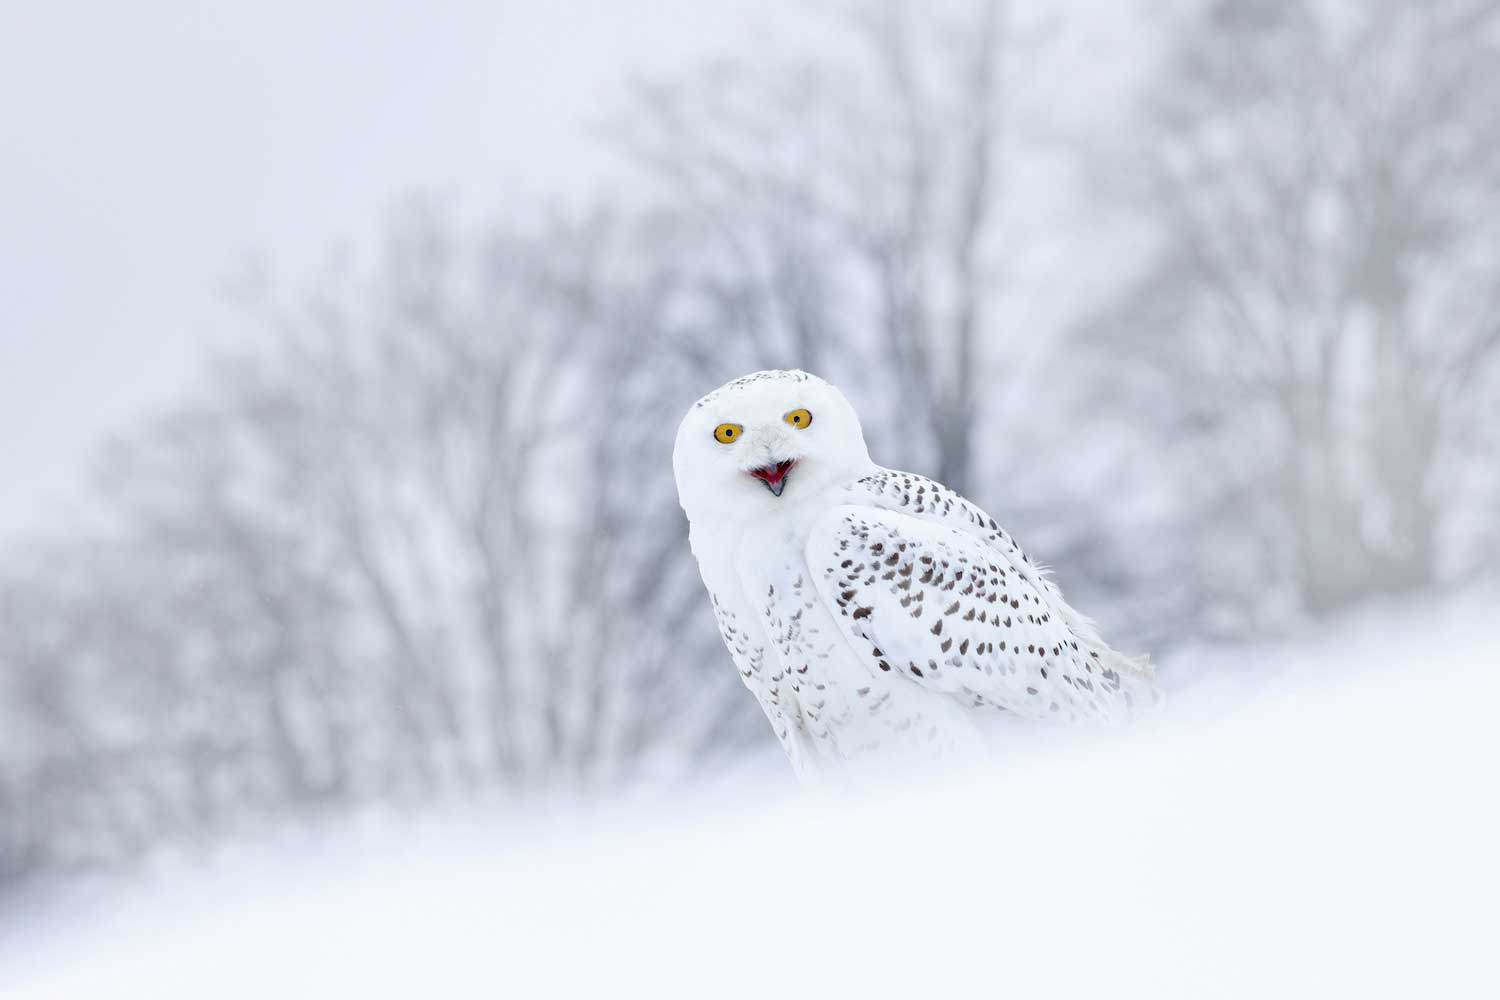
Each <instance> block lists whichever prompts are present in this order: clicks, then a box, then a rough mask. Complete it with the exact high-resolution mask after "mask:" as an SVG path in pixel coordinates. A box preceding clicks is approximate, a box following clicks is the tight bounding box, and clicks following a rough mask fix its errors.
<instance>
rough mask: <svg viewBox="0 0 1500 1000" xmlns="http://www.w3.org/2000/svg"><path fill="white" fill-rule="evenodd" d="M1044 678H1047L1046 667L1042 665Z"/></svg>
mask: <svg viewBox="0 0 1500 1000" xmlns="http://www.w3.org/2000/svg"><path fill="white" fill-rule="evenodd" d="M1046 679H1047V668H1046V667H1043V668H1042V680H1046Z"/></svg>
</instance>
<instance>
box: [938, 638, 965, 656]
mask: <svg viewBox="0 0 1500 1000" xmlns="http://www.w3.org/2000/svg"><path fill="white" fill-rule="evenodd" d="M964 642H965V643H967V642H968V640H967V639H965V640H964ZM939 648H941V649H942V651H943V652H945V653H946V652H948V650H950V649H952V648H953V637H952V636H949V637H948V638H946V639H944V640H943V645H942V646H941V647H939ZM959 652H960V653H961V652H963V650H962V649H960V650H959Z"/></svg>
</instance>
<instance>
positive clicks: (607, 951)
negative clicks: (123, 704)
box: [0, 592, 1500, 1000]
mask: <svg viewBox="0 0 1500 1000" xmlns="http://www.w3.org/2000/svg"><path fill="white" fill-rule="evenodd" d="M1496 596H1497V595H1496V594H1495V593H1493V592H1476V593H1470V594H1467V595H1461V596H1458V597H1455V598H1450V599H1448V600H1445V601H1437V600H1432V601H1426V602H1393V603H1390V604H1386V605H1382V606H1380V607H1376V608H1373V609H1370V610H1369V611H1367V612H1365V613H1364V614H1361V615H1358V616H1353V617H1351V618H1349V619H1347V620H1345V621H1343V622H1340V623H1338V625H1337V627H1336V628H1333V629H1331V630H1320V629H1316V628H1313V627H1311V626H1310V627H1309V628H1308V629H1307V630H1306V631H1305V634H1304V635H1302V636H1301V637H1298V638H1293V639H1289V640H1287V641H1284V642H1278V643H1266V644H1261V645H1257V646H1254V647H1224V648H1202V649H1197V650H1194V651H1192V652H1190V653H1187V654H1184V655H1182V656H1180V657H1177V658H1175V659H1174V660H1172V661H1171V662H1169V663H1167V664H1164V665H1163V667H1162V674H1163V678H1164V680H1165V683H1166V686H1167V687H1168V689H1169V692H1171V694H1172V696H1173V703H1172V706H1171V708H1170V710H1169V711H1168V712H1167V713H1166V714H1165V715H1164V716H1163V717H1162V718H1161V719H1160V720H1159V721H1158V722H1157V723H1156V724H1155V725H1153V726H1149V727H1146V728H1143V729H1141V730H1138V731H1135V732H1132V733H1130V734H1128V735H1122V734H1117V733H1110V734H1090V735H1079V736H1070V737H1057V736H1051V737H1049V738H1047V739H1045V740H1040V741H1038V742H1037V743H1036V744H1034V745H1033V744H1030V743H1028V742H1027V741H1025V740H1017V741H1016V743H1015V749H1014V753H1013V755H1012V760H1011V761H1010V762H1009V763H1007V764H1005V765H1004V766H1000V767H997V768H995V769H993V770H990V771H987V772H984V773H974V774H968V775H963V776H960V777H955V778H953V779H951V780H949V781H947V782H945V783H944V784H943V785H941V786H939V787H931V786H929V787H923V788H918V787H916V786H912V787H909V788H905V789H902V790H899V791H892V792H888V793H885V794H882V795H879V796H874V797H867V798H862V799H852V798H851V799H847V800H828V799H822V800H816V799H812V798H808V797H803V796H799V795H796V794H792V793H788V792H786V791H785V790H784V788H782V787H778V786H777V784H776V783H770V782H768V783H766V784H765V785H764V786H762V785H760V784H752V785H751V787H750V788H749V790H747V789H746V787H745V782H746V781H747V779H746V777H745V774H746V773H751V774H753V773H754V772H753V770H751V771H748V772H742V773H740V774H739V775H737V776H736V777H735V778H734V779H733V780H727V779H726V780H721V781H719V782H716V783H714V784H711V785H705V786H701V787H697V788H694V789H691V790H688V791H687V792H684V791H683V790H681V789H679V790H677V791H676V792H666V791H660V790H655V791H652V790H647V791H642V792H639V793H637V794H634V795H631V796H626V797H621V798H619V799H615V800H611V801H608V802H597V801H595V802H588V801H576V802H570V801H554V802H550V803H546V804H536V805H533V806H530V807H527V808H526V809H524V810H519V811H518V810H516V809H515V808H510V809H499V808H494V809H478V808H476V809H472V810H469V811H467V812H464V811H458V810H449V811H448V812H447V813H446V814H445V815H443V816H441V817H436V818H433V817H429V818H427V819H425V820H422V821H416V820H407V821H403V822H400V823H395V824H391V823H377V824H369V823H367V824H351V825H349V826H347V827H345V828H343V829H341V830H338V831H335V832H331V833H325V834H323V835H320V836H317V837H312V838H308V837H300V838H295V839H294V840H292V841H290V842H288V841H286V840H282V841H280V842H277V843H272V844H261V845H251V846H241V847H239V848H237V849H235V850H233V851H225V852H223V853H222V854H220V855H219V856H217V857H216V858H215V859H214V860H213V861H211V862H208V863H202V862H193V863H188V862H177V863H173V864H159V865H157V866H156V867H154V868H152V869H151V870H149V871H147V872H144V873H137V874H135V875H133V876H130V877H128V878H115V879H110V880H107V881H104V882H93V883H90V884H87V885H78V884H75V885H73V886H70V887H64V889H62V890H58V891H56V892H52V893H49V894H47V895H46V897H45V898H43V899H39V900H30V901H27V903H26V906H25V908H24V912H23V910H22V908H21V907H20V906H18V905H17V904H16V903H15V902H14V901H13V902H12V904H11V906H10V907H9V908H8V909H6V910H0V920H3V921H4V923H3V924H0V996H4V997H14V998H16V1000H40V998H68V1000H91V998H103V997H122V998H123V997H131V998H144V997H151V998H162V1000H174V998H178V997H182V998H189V997H192V998H200V997H215V998H235V997H256V998H262V997H266V998H268V997H278V998H280V997H343V996H357V997H361V998H378V997H387V996H390V997H411V996H413V995H430V996H434V997H444V998H448V997H469V996H474V997H481V996H482V997H495V996H502V995H521V996H529V995H534V994H541V995H564V996H570V995H591V996H592V995H606V994H608V995H617V994H620V993H624V994H626V995H631V994H636V993H641V994H645V995H660V996H694V997H697V996H715V997H720V996H728V997H738V996H747V997H749V996H757V997H765V996H773V995H778V994H786V995H794V996H803V995H813V994H823V995H827V996H856V995H864V996H895V995H908V996H917V995H940V994H942V993H944V992H946V991H953V992H955V993H957V992H959V991H962V992H963V993H964V994H965V995H1001V994H1005V995H1015V996H1038V995H1040V996H1069V995H1080V994H1083V993H1084V992H1085V991H1094V992H1099V993H1102V992H1103V991H1106V990H1107V991H1109V994H1110V995H1122V996H1151V997H1195V998H1197V997H1207V996H1215V997H1219V996H1255V997H1260V996H1344V995H1360V996H1417V995H1426V996H1466V995H1470V996H1472V995H1491V996H1493V995H1496V994H1495V992H1494V991H1495V989H1496V985H1497V976H1496V974H1495V972H1494V962H1493V959H1492V957H1491V956H1492V953H1493V947H1492V946H1493V941H1492V935H1493V931H1494V928H1495V926H1496V920H1495V907H1496V905H1497V904H1496V899H1497V890H1500V878H1497V863H1496V860H1495V845H1496V843H1497V834H1500V828H1497V822H1496V820H1497V816H1496V806H1495V792H1494V789H1495V780H1494V774H1493V769H1494V766H1495V764H1496V762H1497V760H1500V753H1497V749H1500V748H1497V737H1496V735H1495V720H1494V713H1493V709H1492V706H1494V705H1495V704H1496V695H1497V693H1500V690H1497V689H1500V682H1497V679H1496V678H1497V671H1496V667H1497V666H1500V625H1497V623H1496V622H1495V621H1494V620H1493V619H1494V615H1493V612H1492V610H1491V609H1492V608H1493V607H1496V606H1500V602H1497V601H1496V600H1495V598H1496Z"/></svg>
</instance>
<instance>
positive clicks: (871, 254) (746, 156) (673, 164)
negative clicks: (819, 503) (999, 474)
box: [621, 0, 1008, 489]
mask: <svg viewBox="0 0 1500 1000" xmlns="http://www.w3.org/2000/svg"><path fill="white" fill-rule="evenodd" d="M810 21H811V19H810ZM810 27H811V28H812V29H813V30H815V31H822V32H825V33H826V34H827V36H828V39H829V47H828V49H827V50H824V51H821V52H820V53H819V55H818V56H817V57H816V58H815V59H814V58H809V59H806V60H792V61H790V62H789V63H788V64H787V65H773V66H766V65H763V64H762V65H751V64H749V63H736V62H727V63H720V64H716V65H715V66H714V67H713V68H712V69H711V70H710V71H708V72H705V73H703V74H701V75H698V76H695V77H692V78H689V79H686V80H680V81H673V82H668V83H665V84H655V85H650V86H644V87H642V88H641V89H640V92H639V94H638V100H637V102H636V106H635V108H634V110H633V114H631V115H630V116H629V117H628V118H627V119H626V122H627V124H626V125H625V126H624V127H623V128H622V129H621V137H622V141H623V142H624V143H625V144H626V146H627V148H629V149H630V150H631V151H632V152H633V153H634V154H635V155H636V156H637V157H638V158H639V159H640V160H641V162H643V163H645V164H646V165H647V166H648V168H649V169H650V170H652V171H653V172H654V173H655V174H657V175H658V176H659V177H661V178H662V179H663V180H664V181H665V182H666V184H667V187H666V189H665V193H666V206H667V207H666V210H667V211H670V212H671V213H672V214H673V215H674V216H675V217H676V218H677V219H679V220H680V222H679V225H680V226H683V227H685V228H687V229H690V230H691V231H692V232H693V234H694V237H695V239H694V248H695V249H694V260H693V270H694V272H695V274H696V277H697V282H698V290H699V292H700V294H701V295H702V298H703V308H704V310H705V312H707V313H709V314H711V315H713V316H714V320H713V322H714V323H715V324H716V326H717V328H718V329H719V330H720V331H721V336H722V338H724V339H730V338H732V339H734V340H736V341H738V342H739V343H737V344H736V345H735V346H734V348H733V349H731V350H728V351H725V352H724V353H725V360H726V361H727V362H728V363H727V364H723V365H719V366H716V370H717V371H718V372H719V373H721V374H724V375H729V374H731V373H733V372H734V371H735V370H736V368H738V369H743V368H744V367H745V366H746V364H747V363H750V364H760V365H777V366H789V365H801V366H804V367H807V368H811V369H814V370H817V371H820V372H824V373H827V374H830V375H833V376H836V377H840V378H841V380H843V381H845V382H847V383H850V384H854V385H862V386H866V387H868V388H869V390H870V391H872V392H874V391H880V392H885V393H888V394H889V396H890V397H891V398H899V399H901V400H902V403H903V405H902V407H901V413H900V418H899V424H896V425H893V426H890V427H887V428H883V429H882V430H884V431H885V432H886V433H885V434H884V435H883V436H885V437H887V438H888V440H889V441H890V443H891V445H892V447H893V448H895V449H899V452H898V453H897V457H898V458H899V459H900V460H901V461H902V462H903V463H906V464H913V465H920V466H922V467H924V468H930V469H932V470H933V471H934V472H935V473H936V474H937V475H938V476H939V477H941V478H942V479H943V481H945V482H947V483H949V484H950V485H952V486H954V487H955V488H957V489H966V488H970V487H972V486H973V485H974V484H975V482H976V478H977V476H976V469H975V461H976V459H975V451H974V436H975V424H976V421H977V420H978V419H979V416H980V414H981V411H982V408H983V404H984V402H985V395H986V393H989V394H993V393H994V392H995V391H996V389H997V386H998V384H999V380H998V379H997V378H996V377H994V375H995V373H996V372H999V371H1003V367H1002V366H1000V365H998V364H997V360H998V359H999V358H1001V357H1003V355H1004V353H1005V350H1006V338H1005V337H1004V336H1003V334H1002V331H1001V330H1000V329H999V328H998V327H997V316H996V313H995V310H994V301H995V288H996V284H997V282H996V269H997V260H996V256H995V250H996V240H997V233H998V227H999V218H998V205H999V202H1000V191H999V187H1000V185H999V161H1000V158H1001V155H1002V149H1001V135H1002V128H1001V127H1002V109H1003V108H1004V106H1005V97H1006V82H1005V79H1004V73H1003V70H1004V68H1005V64H1004V59H1005V56H1006V54H1007V36H1008V32H1007V16H1006V4H1004V3H1003V2H1001V0H976V2H966V3H961V4H951V3H950V4H916V3H907V2H873V3H859V4H855V5H852V6H849V7H848V8H845V9H840V10H839V11H838V12H837V13H836V14H835V15H834V20H833V22H832V23H831V24H822V25H819V24H816V23H811V24H810ZM747 357H748V359H749V360H748V361H747ZM879 416H884V415H879ZM877 419H878V417H877ZM898 427H899V430H898V429H897V428H898Z"/></svg>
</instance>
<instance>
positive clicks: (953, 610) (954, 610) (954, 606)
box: [943, 601, 959, 615]
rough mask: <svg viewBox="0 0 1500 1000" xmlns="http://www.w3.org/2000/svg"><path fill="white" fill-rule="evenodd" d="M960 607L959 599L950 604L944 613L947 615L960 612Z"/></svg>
mask: <svg viewBox="0 0 1500 1000" xmlns="http://www.w3.org/2000/svg"><path fill="white" fill-rule="evenodd" d="M958 609H959V602H958V601H954V602H953V603H952V604H950V605H948V609H947V610H946V611H944V612H943V614H945V615H953V614H957V613H958Z"/></svg>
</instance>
